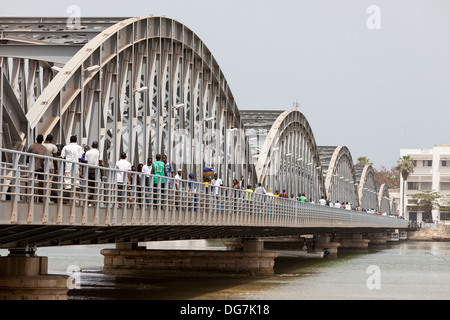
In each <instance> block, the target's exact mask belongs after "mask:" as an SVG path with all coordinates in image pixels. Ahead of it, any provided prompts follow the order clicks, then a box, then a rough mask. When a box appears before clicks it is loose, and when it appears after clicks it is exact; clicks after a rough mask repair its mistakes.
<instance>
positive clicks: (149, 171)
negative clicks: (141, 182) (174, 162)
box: [142, 158, 153, 187]
mask: <svg viewBox="0 0 450 320" xmlns="http://www.w3.org/2000/svg"><path fill="white" fill-rule="evenodd" d="M152 163H153V160H152V158H148V159H147V164H146V165H144V166H143V167H142V173H144V174H145V185H146V186H147V187H150V184H151V177H150V175H151V174H152Z"/></svg>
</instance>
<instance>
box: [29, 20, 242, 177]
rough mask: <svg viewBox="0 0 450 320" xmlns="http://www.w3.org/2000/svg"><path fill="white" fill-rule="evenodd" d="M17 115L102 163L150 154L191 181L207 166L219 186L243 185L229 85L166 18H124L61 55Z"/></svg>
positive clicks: (204, 52) (200, 48) (200, 46)
mask: <svg viewBox="0 0 450 320" xmlns="http://www.w3.org/2000/svg"><path fill="white" fill-rule="evenodd" d="M26 117H27V119H28V122H29V124H30V129H31V131H32V130H33V129H36V130H35V131H36V132H39V133H42V134H44V135H45V134H48V133H53V135H54V136H55V137H58V138H59V139H58V140H59V141H64V142H66V143H67V142H68V139H69V137H70V136H71V135H72V134H77V135H78V136H79V137H81V139H79V143H81V144H89V143H90V142H92V141H93V140H98V141H99V142H100V149H101V151H102V154H103V157H104V162H105V163H108V162H109V165H110V166H111V165H113V164H114V162H115V161H116V160H117V159H118V156H119V153H120V152H121V151H124V152H126V153H127V154H129V155H131V161H132V162H135V163H145V162H146V159H147V158H148V157H150V156H152V155H154V154H156V153H161V154H167V155H168V157H169V159H170V160H171V161H173V162H174V163H175V164H176V165H177V166H178V167H183V168H184V169H186V171H189V172H195V173H196V174H197V177H199V176H200V174H201V170H202V168H203V167H204V166H213V167H214V168H215V169H216V171H217V172H218V173H219V174H220V175H221V177H222V178H223V179H224V180H225V181H230V180H231V179H232V178H234V177H236V178H238V179H239V180H240V179H243V180H248V176H249V175H251V168H250V167H249V166H246V165H245V164H246V159H245V150H246V149H247V148H246V143H245V139H244V138H243V137H237V139H234V140H233V141H228V140H227V139H229V135H227V132H228V131H229V130H231V129H234V128H237V129H242V127H241V121H240V116H239V112H238V109H237V106H236V102H235V100H234V97H233V95H232V93H231V91H230V89H229V86H228V83H227V81H226V79H225V77H224V75H223V73H222V71H221V70H220V68H219V66H218V64H217V63H216V61H215V59H214V57H213V56H212V54H211V52H210V51H209V50H208V48H207V47H206V45H204V43H203V42H202V41H201V40H200V39H199V38H198V36H197V35H196V34H195V33H194V32H192V31H191V30H190V29H189V28H187V27H186V26H184V25H182V24H181V23H179V22H177V21H175V20H172V19H169V18H165V17H153V16H151V17H141V18H131V19H127V20H124V21H122V22H120V23H117V24H114V25H112V26H111V27H109V28H107V29H106V30H104V31H102V32H101V33H99V34H98V35H97V36H96V37H94V38H93V39H92V40H90V41H89V42H88V43H87V44H86V45H84V46H83V47H82V48H81V49H80V50H79V51H78V52H77V54H76V55H75V56H74V57H73V58H72V59H70V60H69V61H68V62H67V63H66V64H65V65H64V67H63V68H62V70H61V71H60V72H59V73H58V74H57V75H56V76H55V78H54V79H53V80H52V81H51V83H50V84H49V85H48V86H47V87H46V88H45V90H44V91H43V92H42V94H41V95H40V96H39V97H38V99H37V100H36V102H35V103H34V104H33V105H32V107H31V108H30V110H29V111H28V112H27V114H26Z"/></svg>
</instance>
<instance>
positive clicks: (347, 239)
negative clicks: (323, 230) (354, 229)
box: [336, 233, 370, 249]
mask: <svg viewBox="0 0 450 320" xmlns="http://www.w3.org/2000/svg"><path fill="white" fill-rule="evenodd" d="M336 241H337V242H339V243H340V244H341V245H340V248H342V249H368V248H369V243H370V239H363V236H362V234H361V233H353V234H338V235H336Z"/></svg>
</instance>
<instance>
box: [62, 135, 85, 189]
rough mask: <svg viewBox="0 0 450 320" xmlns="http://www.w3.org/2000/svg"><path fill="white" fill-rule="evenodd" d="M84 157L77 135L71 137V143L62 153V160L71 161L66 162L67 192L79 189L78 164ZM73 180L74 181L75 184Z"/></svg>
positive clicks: (65, 180)
mask: <svg viewBox="0 0 450 320" xmlns="http://www.w3.org/2000/svg"><path fill="white" fill-rule="evenodd" d="M82 155H83V148H81V146H79V145H78V144H77V136H76V135H73V136H71V137H70V143H69V144H68V145H67V146H64V148H63V149H62V151H61V158H63V159H66V160H69V161H71V162H66V163H65V166H64V183H65V187H64V189H65V190H71V189H72V187H75V190H77V189H79V186H80V179H79V178H80V165H79V164H76V162H80V159H81V156H82ZM72 169H73V175H72ZM72 179H74V183H73V184H72Z"/></svg>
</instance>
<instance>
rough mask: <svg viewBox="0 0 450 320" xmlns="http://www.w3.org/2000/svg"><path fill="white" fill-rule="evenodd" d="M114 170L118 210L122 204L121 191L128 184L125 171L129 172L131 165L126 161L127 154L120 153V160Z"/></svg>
mask: <svg viewBox="0 0 450 320" xmlns="http://www.w3.org/2000/svg"><path fill="white" fill-rule="evenodd" d="M115 169H116V170H118V171H117V175H116V182H117V188H118V189H117V195H118V197H119V198H118V202H119V208H122V203H123V202H124V198H123V193H124V191H123V190H124V189H126V185H127V183H128V176H127V175H128V173H127V171H131V163H130V162H129V161H128V160H127V154H126V153H125V152H122V153H121V154H120V160H119V161H117V162H116V166H115ZM125 194H126V191H125Z"/></svg>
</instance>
